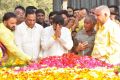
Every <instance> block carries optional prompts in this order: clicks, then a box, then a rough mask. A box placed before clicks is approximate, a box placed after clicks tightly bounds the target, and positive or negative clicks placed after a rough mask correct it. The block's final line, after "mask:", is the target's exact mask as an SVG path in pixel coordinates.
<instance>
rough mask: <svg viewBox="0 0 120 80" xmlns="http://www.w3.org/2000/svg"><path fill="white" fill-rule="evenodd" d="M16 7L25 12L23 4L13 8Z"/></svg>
mask: <svg viewBox="0 0 120 80" xmlns="http://www.w3.org/2000/svg"><path fill="white" fill-rule="evenodd" d="M16 9H21V10H23V11H24V12H25V8H24V7H23V6H20V5H19V6H16V7H15V10H16Z"/></svg>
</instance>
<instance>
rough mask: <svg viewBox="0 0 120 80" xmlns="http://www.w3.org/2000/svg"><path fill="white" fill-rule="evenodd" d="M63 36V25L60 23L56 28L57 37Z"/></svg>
mask: <svg viewBox="0 0 120 80" xmlns="http://www.w3.org/2000/svg"><path fill="white" fill-rule="evenodd" d="M60 36H61V26H60V25H59V24H57V25H56V30H55V37H56V39H57V38H60Z"/></svg>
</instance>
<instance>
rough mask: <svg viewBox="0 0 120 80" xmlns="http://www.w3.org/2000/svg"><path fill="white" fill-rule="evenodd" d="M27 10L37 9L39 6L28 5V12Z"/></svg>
mask: <svg viewBox="0 0 120 80" xmlns="http://www.w3.org/2000/svg"><path fill="white" fill-rule="evenodd" d="M27 10H35V11H36V10H37V8H36V7H35V6H27V7H26V12H27Z"/></svg>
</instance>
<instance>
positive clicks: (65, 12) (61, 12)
mask: <svg viewBox="0 0 120 80" xmlns="http://www.w3.org/2000/svg"><path fill="white" fill-rule="evenodd" d="M62 14H64V15H66V16H67V17H69V14H68V12H67V10H61V11H60V12H59V15H62Z"/></svg>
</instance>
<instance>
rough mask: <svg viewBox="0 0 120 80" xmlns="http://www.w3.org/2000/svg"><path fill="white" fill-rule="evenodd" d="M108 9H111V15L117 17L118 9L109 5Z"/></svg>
mask: <svg viewBox="0 0 120 80" xmlns="http://www.w3.org/2000/svg"><path fill="white" fill-rule="evenodd" d="M109 8H113V10H112V11H110V13H111V14H114V15H119V8H118V6H116V5H110V6H109Z"/></svg>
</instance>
